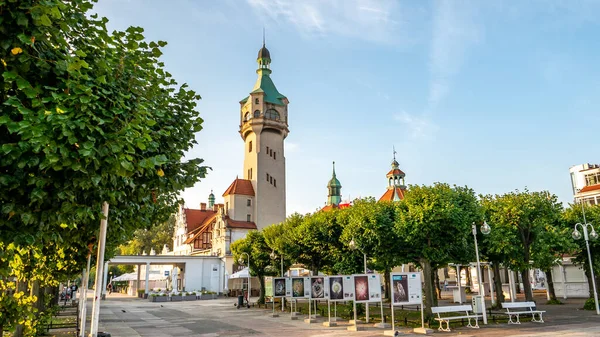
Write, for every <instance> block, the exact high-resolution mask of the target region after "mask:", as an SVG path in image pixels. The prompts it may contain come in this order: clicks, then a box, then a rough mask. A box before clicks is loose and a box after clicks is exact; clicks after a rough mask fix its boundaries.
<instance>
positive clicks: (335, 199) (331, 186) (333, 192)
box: [327, 162, 342, 207]
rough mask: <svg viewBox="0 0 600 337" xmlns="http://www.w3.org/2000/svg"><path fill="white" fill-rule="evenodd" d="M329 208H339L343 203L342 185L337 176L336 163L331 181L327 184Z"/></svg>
mask: <svg viewBox="0 0 600 337" xmlns="http://www.w3.org/2000/svg"><path fill="white" fill-rule="evenodd" d="M327 190H328V191H329V194H328V195H327V206H332V207H337V206H339V204H340V202H342V184H341V183H340V181H339V180H338V179H337V177H336V176H335V162H333V174H332V175H331V180H329V183H327Z"/></svg>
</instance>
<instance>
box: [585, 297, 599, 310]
mask: <svg viewBox="0 0 600 337" xmlns="http://www.w3.org/2000/svg"><path fill="white" fill-rule="evenodd" d="M583 310H596V302H594V299H593V298H588V300H587V301H585V304H584V305H583Z"/></svg>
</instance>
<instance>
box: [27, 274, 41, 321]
mask: <svg viewBox="0 0 600 337" xmlns="http://www.w3.org/2000/svg"><path fill="white" fill-rule="evenodd" d="M30 295H31V296H35V297H36V300H35V303H33V307H34V308H36V309H37V312H36V314H35V315H36V317H40V315H41V314H42V312H43V311H44V293H43V291H42V289H41V288H40V281H39V280H35V281H33V282H32V283H31V292H30Z"/></svg>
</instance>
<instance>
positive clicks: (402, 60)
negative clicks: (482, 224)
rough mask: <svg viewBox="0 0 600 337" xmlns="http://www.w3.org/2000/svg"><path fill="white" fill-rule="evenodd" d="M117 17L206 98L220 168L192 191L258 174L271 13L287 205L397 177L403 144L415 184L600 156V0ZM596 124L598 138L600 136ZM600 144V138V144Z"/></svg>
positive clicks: (556, 176)
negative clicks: (256, 99)
mask: <svg viewBox="0 0 600 337" xmlns="http://www.w3.org/2000/svg"><path fill="white" fill-rule="evenodd" d="M95 11H97V12H98V13H99V14H100V15H102V16H106V17H107V18H109V20H110V22H109V27H110V28H111V29H125V28H127V27H128V26H131V25H133V26H141V27H143V28H144V29H145V35H146V37H147V39H149V40H165V41H167V42H168V43H169V44H168V45H167V47H165V49H164V55H163V57H162V59H163V61H164V62H165V65H166V67H167V70H168V71H169V72H171V73H172V74H173V75H174V77H175V79H176V80H177V81H178V82H180V83H188V84H189V85H190V87H191V88H193V89H194V90H196V91H197V92H198V93H199V94H200V95H201V96H202V100H201V101H200V102H199V106H198V109H199V111H200V113H201V116H202V118H204V120H205V123H204V130H203V131H201V132H200V133H199V134H198V135H197V140H198V145H197V146H196V147H195V148H194V149H193V150H192V151H191V152H190V153H189V156H190V157H200V158H203V159H205V163H206V165H208V166H210V167H212V171H210V172H209V175H208V176H207V177H206V178H205V179H203V180H202V181H201V182H200V183H198V184H197V185H196V186H195V187H194V188H190V189H188V190H186V191H185V192H184V193H183V198H184V199H185V201H186V206H187V207H190V208H197V207H199V206H198V204H199V203H200V202H206V199H207V197H208V194H209V193H210V191H211V189H214V191H215V195H216V196H217V202H222V198H221V194H222V193H223V192H224V191H225V189H226V188H227V187H228V186H229V184H230V183H231V182H232V181H233V179H234V178H235V177H236V176H237V175H239V176H240V177H241V176H242V169H243V167H242V165H243V151H244V147H243V141H242V139H241V138H240V136H239V134H238V126H239V103H238V102H239V100H240V99H242V98H243V97H245V96H246V95H247V94H248V93H249V92H250V91H251V89H252V86H253V85H254V82H255V80H256V73H255V69H256V54H257V52H258V50H259V49H260V47H261V43H262V29H263V27H265V29H266V35H267V47H268V48H269V50H270V52H271V58H272V64H271V69H272V70H273V74H272V78H273V80H274V82H275V84H276V85H277V88H278V89H279V91H280V92H281V93H283V94H284V95H286V96H287V97H288V98H289V100H290V105H289V124H290V134H289V136H288V138H287V139H286V164H287V182H286V183H287V212H288V214H290V213H293V212H296V211H298V212H301V213H304V212H312V211H314V210H315V209H316V208H319V207H322V206H323V205H324V203H325V201H326V198H327V189H326V185H327V181H328V180H329V179H330V177H331V162H332V161H335V162H336V173H337V176H338V179H339V180H340V181H341V183H342V186H343V187H342V194H343V198H344V199H348V198H352V199H354V198H356V197H365V196H374V197H377V198H379V197H380V196H381V195H382V194H383V193H384V192H385V189H386V179H385V174H386V173H387V172H388V171H389V169H390V163H391V160H392V146H395V147H396V150H397V152H398V154H397V159H398V161H399V162H400V167H401V169H402V170H403V171H404V172H405V173H406V183H407V184H432V183H433V182H436V181H441V182H447V183H450V184H457V185H467V186H469V187H471V188H473V189H474V190H475V191H476V192H477V193H478V194H501V193H505V192H509V191H512V190H515V189H521V190H522V189H524V188H526V187H527V188H529V190H549V191H551V192H552V193H554V194H556V195H558V197H559V200H561V201H563V202H565V203H566V202H570V201H571V200H572V194H571V185H570V180H569V171H568V170H569V167H570V166H572V165H576V164H581V163H586V162H591V163H598V162H599V159H598V154H599V153H600V150H599V148H598V144H599V141H598V139H597V132H596V131H597V130H598V125H599V124H600V114H599V113H598V107H599V106H600V95H599V94H600V62H598V60H600V43H598V36H600V17H599V16H598V15H597V13H600V1H585V0H578V1H552V0H548V1H536V0H531V1H458V0H457V1H431V2H430V1H391V0H390V1H385V0H382V1H375V0H221V1H212V0H211V1H199V0H198V1H193V0H171V1H164V0H100V2H99V3H98V4H97V5H96V7H95ZM594 139H596V140H594ZM594 144H596V145H594Z"/></svg>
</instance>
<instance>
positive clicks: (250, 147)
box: [248, 141, 252, 152]
mask: <svg viewBox="0 0 600 337" xmlns="http://www.w3.org/2000/svg"><path fill="white" fill-rule="evenodd" d="M248 152H252V141H250V142H248Z"/></svg>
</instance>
